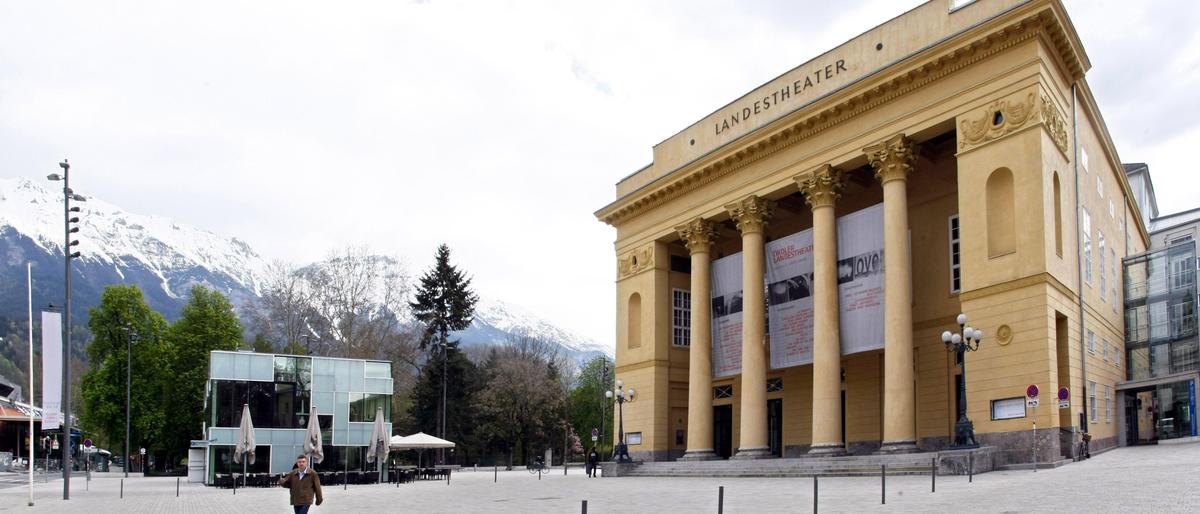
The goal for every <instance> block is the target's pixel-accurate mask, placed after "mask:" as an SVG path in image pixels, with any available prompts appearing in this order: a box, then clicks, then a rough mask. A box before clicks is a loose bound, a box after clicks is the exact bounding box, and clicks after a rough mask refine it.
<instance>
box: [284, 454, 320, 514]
mask: <svg viewBox="0 0 1200 514" xmlns="http://www.w3.org/2000/svg"><path fill="white" fill-rule="evenodd" d="M279 485H280V486H282V487H286V488H288V490H290V491H291V503H292V510H294V511H296V514H308V508H309V507H311V506H312V504H313V499H314V498H316V501H317V505H320V504H321V502H323V501H325V496H324V495H323V494H321V478H320V477H318V476H317V474H316V473H314V472H313V471H312V470H310V469H308V457H306V456H304V455H301V456H299V457H296V469H293V470H292V471H291V472H289V473H288V474H286V475H284V476H283V477H282V478H280V479H279Z"/></svg>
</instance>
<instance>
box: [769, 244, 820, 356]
mask: <svg viewBox="0 0 1200 514" xmlns="http://www.w3.org/2000/svg"><path fill="white" fill-rule="evenodd" d="M812 239H813V231H812V229H809V230H805V231H803V232H798V233H795V234H792V235H790V236H787V237H783V238H780V239H776V240H774V241H771V242H769V243H767V245H766V251H767V320H768V323H767V324H768V333H769V334H770V335H771V368H772V369H780V368H787V367H791V366H799V365H802V364H809V363H811V362H812V360H813V299H812V289H813V288H812V286H813V255H812V250H813V247H812V245H813V242H812Z"/></svg>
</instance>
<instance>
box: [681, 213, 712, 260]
mask: <svg viewBox="0 0 1200 514" xmlns="http://www.w3.org/2000/svg"><path fill="white" fill-rule="evenodd" d="M675 232H676V233H678V234H679V237H680V239H683V245H684V246H686V247H687V249H688V250H689V251H690V252H691V253H693V254H696V253H708V251H709V250H710V249H712V245H713V243H715V242H716V241H717V224H716V223H713V222H711V221H708V220H706V219H704V218H696V219H694V220H692V221H689V222H687V224H684V225H680V226H678V227H675Z"/></svg>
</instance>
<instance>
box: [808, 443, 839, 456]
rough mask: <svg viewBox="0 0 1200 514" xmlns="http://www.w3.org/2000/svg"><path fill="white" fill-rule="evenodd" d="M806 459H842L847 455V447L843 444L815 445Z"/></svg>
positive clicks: (809, 450)
mask: <svg viewBox="0 0 1200 514" xmlns="http://www.w3.org/2000/svg"><path fill="white" fill-rule="evenodd" d="M804 455H805V456H806V457H841V456H843V455H846V446H845V445H842V444H814V445H812V446H811V447H809V449H808V453H806V454H804Z"/></svg>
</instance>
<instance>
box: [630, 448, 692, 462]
mask: <svg viewBox="0 0 1200 514" xmlns="http://www.w3.org/2000/svg"><path fill="white" fill-rule="evenodd" d="M678 457H680V455H673V454H672V450H647V451H631V452H629V458H631V459H633V460H634V461H637V462H665V461H669V460H675V459H676V458H678Z"/></svg>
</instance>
